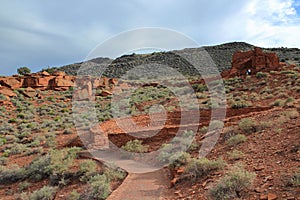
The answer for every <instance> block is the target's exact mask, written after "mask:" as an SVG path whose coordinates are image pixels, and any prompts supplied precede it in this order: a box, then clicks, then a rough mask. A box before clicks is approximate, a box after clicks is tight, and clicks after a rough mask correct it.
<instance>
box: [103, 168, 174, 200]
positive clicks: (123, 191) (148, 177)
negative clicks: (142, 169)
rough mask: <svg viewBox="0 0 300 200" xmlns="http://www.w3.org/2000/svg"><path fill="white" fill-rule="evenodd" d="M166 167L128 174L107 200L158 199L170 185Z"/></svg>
mask: <svg viewBox="0 0 300 200" xmlns="http://www.w3.org/2000/svg"><path fill="white" fill-rule="evenodd" d="M167 173H168V171H167V169H160V170H157V171H154V172H149V173H143V174H134V173H131V174H128V176H127V177H126V179H125V180H124V182H123V183H122V184H121V185H120V186H119V188H118V189H117V190H115V191H114V192H113V193H111V195H110V196H109V197H108V198H107V200H141V199H143V200H159V199H162V195H163V193H164V191H165V190H166V189H167V187H168V186H169V185H170V181H169V178H168V174H167Z"/></svg>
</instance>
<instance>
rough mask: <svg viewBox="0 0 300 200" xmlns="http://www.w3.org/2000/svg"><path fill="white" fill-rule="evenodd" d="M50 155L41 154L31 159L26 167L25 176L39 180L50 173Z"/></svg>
mask: <svg viewBox="0 0 300 200" xmlns="http://www.w3.org/2000/svg"><path fill="white" fill-rule="evenodd" d="M49 165H50V156H48V155H47V156H42V157H39V158H37V159H35V160H33V161H32V162H31V163H30V165H29V166H28V167H26V174H27V177H28V178H29V179H31V180H34V181H40V180H42V179H44V178H46V177H48V176H49V175H50V174H51V171H50V168H49Z"/></svg>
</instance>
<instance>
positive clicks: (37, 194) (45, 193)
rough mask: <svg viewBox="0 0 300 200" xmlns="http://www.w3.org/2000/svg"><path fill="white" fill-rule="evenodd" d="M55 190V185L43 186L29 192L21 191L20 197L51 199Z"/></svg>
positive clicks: (32, 199) (39, 199)
mask: <svg viewBox="0 0 300 200" xmlns="http://www.w3.org/2000/svg"><path fill="white" fill-rule="evenodd" d="M56 191H57V188H56V187H50V186H44V187H42V188H41V189H39V190H36V191H34V192H32V193H30V194H26V193H22V195H21V198H22V199H23V200H51V199H53V198H54V196H55V194H56Z"/></svg>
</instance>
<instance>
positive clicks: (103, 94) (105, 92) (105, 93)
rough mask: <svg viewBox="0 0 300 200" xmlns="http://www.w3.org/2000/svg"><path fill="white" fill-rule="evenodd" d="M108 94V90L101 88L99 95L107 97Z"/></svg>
mask: <svg viewBox="0 0 300 200" xmlns="http://www.w3.org/2000/svg"><path fill="white" fill-rule="evenodd" d="M110 95H112V93H111V92H110V91H108V90H102V92H101V96H103V97H107V96H110Z"/></svg>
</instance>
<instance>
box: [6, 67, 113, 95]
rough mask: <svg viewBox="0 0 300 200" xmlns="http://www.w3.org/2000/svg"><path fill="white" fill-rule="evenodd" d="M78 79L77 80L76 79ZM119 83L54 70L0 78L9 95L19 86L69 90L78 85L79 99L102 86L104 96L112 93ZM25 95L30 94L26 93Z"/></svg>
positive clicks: (108, 79) (107, 79)
mask: <svg viewBox="0 0 300 200" xmlns="http://www.w3.org/2000/svg"><path fill="white" fill-rule="evenodd" d="M75 79H76V80H75ZM116 83H117V80H116V79H110V78H107V77H101V78H94V77H90V76H83V77H78V78H76V77H75V76H68V75H66V74H65V73H64V72H59V71H58V72H54V73H53V74H49V73H48V72H46V71H43V72H39V73H33V74H28V75H26V76H11V77H4V78H0V87H1V86H2V89H1V90H2V93H3V94H4V95H5V96H7V97H9V96H14V95H13V94H15V93H14V92H13V91H12V90H13V89H18V88H31V90H33V89H40V90H46V89H50V90H56V91H62V90H68V89H69V88H70V87H73V86H75V84H76V86H77V88H79V90H78V91H75V96H76V97H77V98H78V99H82V100H83V99H90V98H91V97H92V95H93V93H92V92H93V89H95V88H101V89H104V90H105V91H107V92H104V93H103V95H104V96H108V95H111V93H110V92H109V91H110V90H111V89H112V88H113V86H114V84H116ZM24 95H25V96H29V95H26V94H24Z"/></svg>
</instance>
